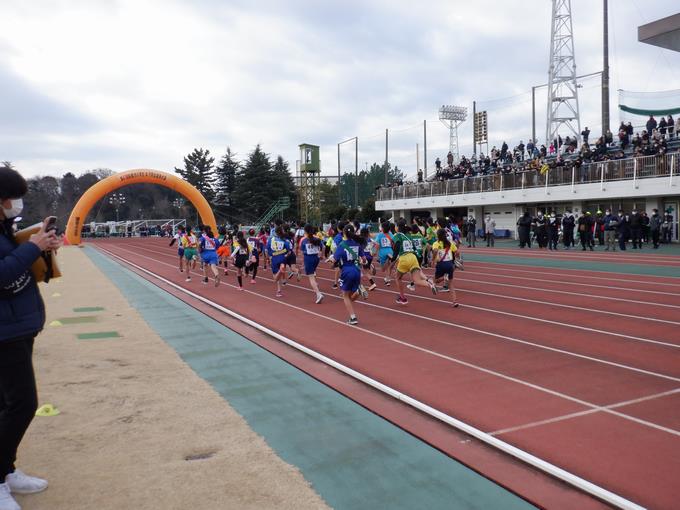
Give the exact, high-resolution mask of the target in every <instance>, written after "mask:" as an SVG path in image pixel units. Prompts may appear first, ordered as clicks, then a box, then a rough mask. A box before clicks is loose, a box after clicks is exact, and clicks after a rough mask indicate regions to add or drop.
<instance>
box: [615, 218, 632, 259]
mask: <svg viewBox="0 0 680 510" xmlns="http://www.w3.org/2000/svg"><path fill="white" fill-rule="evenodd" d="M617 221H618V225H617V227H616V228H617V233H618V234H619V249H620V250H621V251H625V250H626V242H627V241H628V238H629V237H630V225H629V223H628V217H627V216H626V215H625V214H623V211H622V210H621V209H619V215H618V218H617Z"/></svg>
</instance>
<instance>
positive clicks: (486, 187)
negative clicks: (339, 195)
mask: <svg viewBox="0 0 680 510" xmlns="http://www.w3.org/2000/svg"><path fill="white" fill-rule="evenodd" d="M654 177H667V178H668V182H669V186H670V185H672V184H673V182H674V180H676V179H679V178H680V153H678V152H676V153H672V154H664V155H663V156H640V157H637V158H627V159H619V160H610V161H603V162H595V163H588V164H584V165H582V166H581V167H580V168H577V167H572V166H564V167H555V168H551V169H550V170H548V171H547V172H545V173H541V172H540V170H525V171H522V172H517V173H514V172H511V173H499V174H491V175H477V176H474V177H459V178H452V179H446V180H443V181H432V182H422V183H409V184H403V185H401V186H393V187H388V188H380V189H378V190H377V200H378V201H383V200H402V199H408V198H426V197H432V196H442V195H462V194H466V193H487V192H494V191H506V190H516V189H529V188H546V189H547V188H550V187H553V186H572V187H573V186H575V185H577V184H591V183H597V182H599V183H600V184H601V186H602V187H604V183H606V182H612V181H626V180H630V181H632V184H633V185H634V186H637V185H638V184H637V181H638V180H641V179H649V178H654Z"/></svg>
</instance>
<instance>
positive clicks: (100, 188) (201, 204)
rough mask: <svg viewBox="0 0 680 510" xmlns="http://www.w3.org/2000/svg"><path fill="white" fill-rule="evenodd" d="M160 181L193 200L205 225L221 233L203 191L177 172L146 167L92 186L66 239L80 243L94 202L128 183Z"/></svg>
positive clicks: (73, 215) (71, 219) (74, 215)
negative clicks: (181, 177)
mask: <svg viewBox="0 0 680 510" xmlns="http://www.w3.org/2000/svg"><path fill="white" fill-rule="evenodd" d="M139 183H146V184H159V185H160V186H165V187H166V188H170V189H171V190H174V191H176V192H177V193H180V194H181V195H183V196H184V198H186V199H187V200H188V201H189V202H191V203H192V204H193V205H194V207H196V210H197V211H198V214H199V216H200V217H201V221H202V222H203V224H204V225H210V226H211V227H212V229H213V232H217V222H216V221H215V215H214V214H213V211H212V208H211V207H210V204H208V201H207V200H206V199H205V198H204V197H203V195H202V194H201V192H200V191H198V190H197V189H196V188H194V187H193V186H192V185H191V184H189V183H188V182H186V181H184V180H182V179H180V178H179V177H177V176H176V175H173V174H169V173H167V172H161V171H159V170H148V169H145V168H142V169H138V170H128V171H127V172H121V173H117V174H113V175H111V176H109V177H107V178H106V179H102V180H101V181H99V182H98V183H97V184H95V185H94V186H92V187H91V188H90V189H88V190H87V191H86V192H85V193H84V194H83V196H82V197H80V200H78V203H77V204H76V206H75V207H74V208H73V212H71V216H70V217H69V219H68V225H67V226H66V239H67V241H68V242H69V243H70V244H80V233H81V231H82V230H83V223H84V222H85V219H86V218H87V215H88V214H89V212H90V210H91V209H92V207H94V205H95V204H96V203H97V202H98V201H99V200H101V199H102V198H104V197H105V196H106V195H107V194H109V193H111V192H112V191H116V190H117V189H119V188H122V187H124V186H128V185H130V184H139Z"/></svg>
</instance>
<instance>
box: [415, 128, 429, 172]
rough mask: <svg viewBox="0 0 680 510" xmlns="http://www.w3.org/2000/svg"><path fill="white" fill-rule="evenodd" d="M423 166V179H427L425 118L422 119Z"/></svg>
mask: <svg viewBox="0 0 680 510" xmlns="http://www.w3.org/2000/svg"><path fill="white" fill-rule="evenodd" d="M423 166H424V167H425V180H427V120H423ZM416 170H419V169H416Z"/></svg>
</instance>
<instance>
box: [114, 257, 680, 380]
mask: <svg viewBox="0 0 680 510" xmlns="http://www.w3.org/2000/svg"><path fill="white" fill-rule="evenodd" d="M120 249H121V250H123V251H127V252H128V253H132V254H137V255H139V256H140V257H145V258H148V259H150V260H154V261H157V262H161V263H162V264H165V265H167V266H169V267H174V266H172V265H170V264H167V263H166V262H162V261H160V260H158V259H155V258H153V257H147V256H145V255H141V254H139V253H136V252H134V251H131V250H127V249H125V248H120ZM141 249H142V250H144V251H148V252H150V253H153V254H154V255H157V256H161V257H168V255H166V254H162V253H158V252H156V251H153V250H150V249H147V248H141ZM260 278H262V279H266V280H268V281H272V280H270V279H269V278H264V277H262V276H260ZM318 278H319V279H320V280H328V281H330V280H329V279H327V278H322V277H318ZM288 286H290V287H293V288H299V289H303V290H305V291H308V292H313V291H312V289H310V288H307V287H302V286H298V285H293V284H291V283H289V284H288ZM384 292H391V291H384ZM329 295H331V296H333V297H335V298H338V299H340V298H339V297H338V296H335V295H333V294H329ZM415 297H421V298H422V299H431V300H433V301H437V302H438V303H442V304H444V305H447V304H448V302H446V301H443V300H436V299H433V298H428V297H422V296H418V295H415ZM357 303H359V304H362V305H365V306H369V307H373V308H379V309H382V310H387V311H389V312H392V313H398V314H402V315H407V316H410V317H415V318H418V319H422V320H427V321H431V322H435V323H439V324H443V325H445V326H450V327H454V328H459V329H465V330H468V331H472V332H475V333H480V334H483V335H488V336H492V337H496V338H500V339H502V340H507V341H510V342H514V343H519V344H524V345H529V346H531V347H536V348H539V349H544V350H548V351H553V352H556V353H558V354H564V355H567V356H573V357H577V358H581V359H585V360H588V361H592V362H595V363H601V364H605V365H610V366H614V367H616V368H623V369H625V370H631V371H634V372H638V373H642V374H645V375H651V376H653V377H659V378H662V379H668V380H671V381H675V382H680V378H677V377H673V376H670V375H666V374H660V373H657V372H651V371H648V370H645V369H642V368H637V367H632V366H630V365H624V364H622V363H616V362H614V361H608V360H604V359H601V358H595V357H592V356H588V355H585V354H580V353H577V352H573V351H568V350H565V349H560V348H557V347H550V346H547V345H543V344H538V343H535V342H530V341H528V340H522V339H519V338H515V337H510V336H507V335H502V334H500V333H493V332H490V331H485V330H481V329H477V328H473V327H471V326H465V325H462V324H456V323H453V322H449V321H445V320H441V319H435V318H433V317H427V316H423V315H418V314H414V313H410V312H406V311H404V310H399V309H396V308H388V307H385V306H382V305H377V304H374V303H368V302H366V301H357ZM641 340H644V339H641ZM650 342H655V341H650ZM655 343H659V344H663V345H664V346H667V347H673V348H677V347H679V346H677V345H674V344H664V343H663V342H655Z"/></svg>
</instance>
